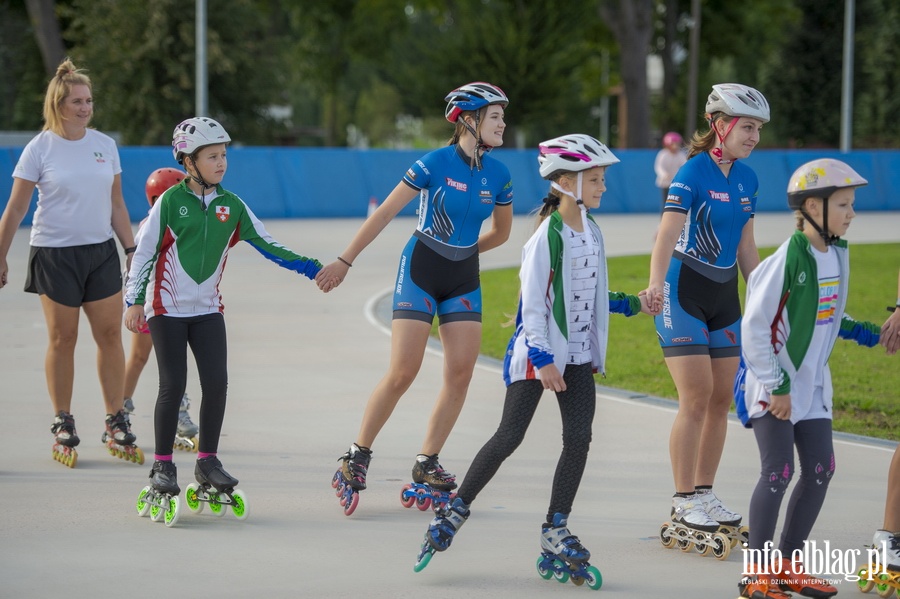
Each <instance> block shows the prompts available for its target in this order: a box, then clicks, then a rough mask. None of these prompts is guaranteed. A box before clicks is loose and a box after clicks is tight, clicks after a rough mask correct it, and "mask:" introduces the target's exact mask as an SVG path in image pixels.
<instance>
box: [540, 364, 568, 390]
mask: <svg viewBox="0 0 900 599" xmlns="http://www.w3.org/2000/svg"><path fill="white" fill-rule="evenodd" d="M538 372H539V373H540V375H541V384H542V385H544V389H549V390H550V391H557V392H559V391H565V390H566V382H565V381H564V380H563V377H562V375H561V374H560V373H559V369H558V368H557V367H556V365H555V364H553V363H552V362H551V363H550V364H547V365H546V366H544V367H543V368H538Z"/></svg>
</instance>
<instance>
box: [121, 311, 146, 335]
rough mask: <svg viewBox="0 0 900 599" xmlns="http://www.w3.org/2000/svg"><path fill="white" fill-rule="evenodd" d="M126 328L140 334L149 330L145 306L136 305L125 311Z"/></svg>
mask: <svg viewBox="0 0 900 599" xmlns="http://www.w3.org/2000/svg"><path fill="white" fill-rule="evenodd" d="M125 328H126V329H128V330H129V331H131V332H132V333H140V332H142V331H144V330H145V329H146V328H147V319H146V318H145V317H144V306H140V305H137V304H135V305H134V306H131V307H129V308H128V309H127V310H125Z"/></svg>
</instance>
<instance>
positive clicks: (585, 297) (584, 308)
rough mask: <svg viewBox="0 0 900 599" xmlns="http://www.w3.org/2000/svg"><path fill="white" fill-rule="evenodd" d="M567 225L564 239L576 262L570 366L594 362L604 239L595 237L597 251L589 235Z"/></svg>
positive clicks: (570, 316) (571, 290) (570, 315)
mask: <svg viewBox="0 0 900 599" xmlns="http://www.w3.org/2000/svg"><path fill="white" fill-rule="evenodd" d="M588 235H591V233H590V232H582V233H579V232H577V231H575V230H574V229H572V228H570V227H569V226H568V225H565V224H564V225H563V236H564V237H565V238H566V239H567V240H568V243H569V259H570V260H571V261H572V284H571V286H570V288H569V292H570V293H571V294H572V297H570V298H569V356H568V359H567V360H566V364H572V365H576V366H577V365H579V364H588V363H590V362H591V328H592V327H593V326H594V297H595V296H596V294H597V275H598V269H599V266H600V255H599V250H598V248H599V247H600V240H599V239H597V238H596V237H594V239H593V241H594V243H593V251H591V250H590V249H589V247H590V246H588V242H587V236H588Z"/></svg>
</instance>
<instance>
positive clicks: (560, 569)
mask: <svg viewBox="0 0 900 599" xmlns="http://www.w3.org/2000/svg"><path fill="white" fill-rule="evenodd" d="M567 570H568V567H567V566H566V565H565V564H564V563H563V562H561V561H559V560H558V559H555V560H553V578H555V579H556V582H559V583H566V582H569V573H568V572H567Z"/></svg>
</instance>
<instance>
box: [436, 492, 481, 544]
mask: <svg viewBox="0 0 900 599" xmlns="http://www.w3.org/2000/svg"><path fill="white" fill-rule="evenodd" d="M470 513H471V512H470V511H469V506H468V505H466V503H465V502H464V501H463V500H462V499H460V498H459V497H456V498H454V499H453V503H451V504H449V505H446V506H444V507H442V508H440V509H439V510H438V511H437V512H436V513H435V516H434V519H433V520H432V521H431V524H429V525H428V532H427V533H426V538H427V539H428V544H429V545H431V546H432V547H434V549H435V551H446V550H447V548H449V547H450V543H452V542H453V537H454V536H456V532H457V531H458V530H459V529H460V528H462V525H463V524H465V523H466V520H468V519H469V514H470Z"/></svg>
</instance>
